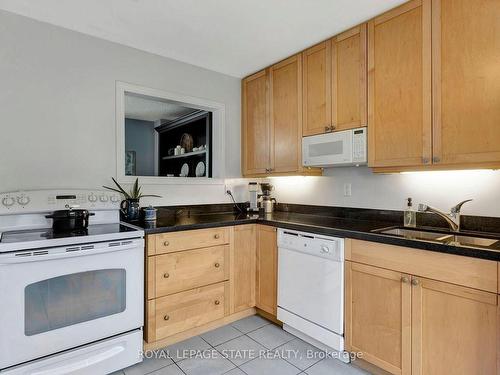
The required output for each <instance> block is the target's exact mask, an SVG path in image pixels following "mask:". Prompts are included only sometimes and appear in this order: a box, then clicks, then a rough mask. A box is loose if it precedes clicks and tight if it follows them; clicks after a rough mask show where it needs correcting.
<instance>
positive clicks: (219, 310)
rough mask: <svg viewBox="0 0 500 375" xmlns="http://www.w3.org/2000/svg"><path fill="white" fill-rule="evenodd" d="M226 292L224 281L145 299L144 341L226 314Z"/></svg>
mask: <svg viewBox="0 0 500 375" xmlns="http://www.w3.org/2000/svg"><path fill="white" fill-rule="evenodd" d="M228 293H229V288H228V285H227V282H222V283H219V284H213V285H208V286H204V287H201V288H196V289H191V290H188V291H185V292H181V293H176V294H172V295H170V296H166V297H161V298H157V299H154V300H150V301H148V305H147V316H148V320H149V327H148V330H147V339H146V341H148V342H151V341H156V340H158V339H161V338H164V337H168V336H172V335H175V334H177V333H179V332H183V331H185V330H187V329H190V328H194V327H198V326H201V325H203V324H206V323H209V322H211V321H213V320H217V319H221V318H223V317H224V316H225V315H226V314H227V313H228V308H229V305H228V298H227V294H228Z"/></svg>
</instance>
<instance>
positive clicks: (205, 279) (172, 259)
mask: <svg viewBox="0 0 500 375" xmlns="http://www.w3.org/2000/svg"><path fill="white" fill-rule="evenodd" d="M148 263H149V265H148V272H153V273H154V286H153V287H152V288H149V289H148V299H152V298H156V297H163V296H166V295H169V294H173V293H178V292H182V291H185V290H188V289H193V288H197V287H200V286H204V285H208V284H215V283H218V282H221V281H224V280H227V279H229V245H223V246H215V247H208V248H205V249H197V250H188V251H181V252H177V253H172V254H164V255H157V256H154V257H149V258H148Z"/></svg>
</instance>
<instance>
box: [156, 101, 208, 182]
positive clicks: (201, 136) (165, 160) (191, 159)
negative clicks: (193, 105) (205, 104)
mask: <svg viewBox="0 0 500 375" xmlns="http://www.w3.org/2000/svg"><path fill="white" fill-rule="evenodd" d="M156 131H157V132H158V140H159V142H158V143H159V145H158V147H159V153H158V157H159V160H158V165H159V171H158V174H159V175H160V176H167V175H173V176H174V177H180V176H179V175H180V173H181V168H182V166H183V164H184V163H187V165H188V166H189V173H188V176H187V177H195V178H196V166H197V165H198V163H199V162H200V161H202V162H203V163H205V174H204V176H202V177H212V113H211V112H207V111H195V112H193V113H190V114H188V115H186V116H183V117H181V118H179V119H176V120H175V121H171V122H167V123H164V124H162V125H160V126H158V127H156ZM185 133H187V134H190V135H191V136H192V137H193V147H200V146H202V145H203V146H204V145H206V148H205V149H203V150H198V151H191V152H188V151H187V150H186V152H185V153H184V154H181V155H174V154H173V150H174V149H175V147H176V146H177V145H180V142H181V137H182V135H183V134H185Z"/></svg>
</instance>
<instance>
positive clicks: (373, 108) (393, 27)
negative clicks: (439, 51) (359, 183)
mask: <svg viewBox="0 0 500 375" xmlns="http://www.w3.org/2000/svg"><path fill="white" fill-rule="evenodd" d="M431 117H432V116H431V0H413V1H410V2H408V3H406V4H404V5H402V6H400V7H398V8H396V9H394V10H392V11H389V12H387V13H385V14H383V15H381V16H379V17H377V18H375V19H374V20H372V21H370V22H369V23H368V126H369V128H370V130H369V132H368V140H369V144H368V147H369V148H368V156H369V166H370V167H395V166H419V165H425V164H428V163H430V158H431V132H432V129H431V126H432V124H431Z"/></svg>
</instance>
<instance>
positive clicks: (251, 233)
mask: <svg viewBox="0 0 500 375" xmlns="http://www.w3.org/2000/svg"><path fill="white" fill-rule="evenodd" d="M256 246H257V230H256V225H255V224H251V225H240V226H236V227H234V247H233V253H232V267H231V269H232V274H231V280H232V284H231V289H232V292H231V296H232V301H231V313H233V312H239V311H242V310H245V309H248V308H251V307H254V306H255V275H256V261H255V258H256V250H257V249H256Z"/></svg>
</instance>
